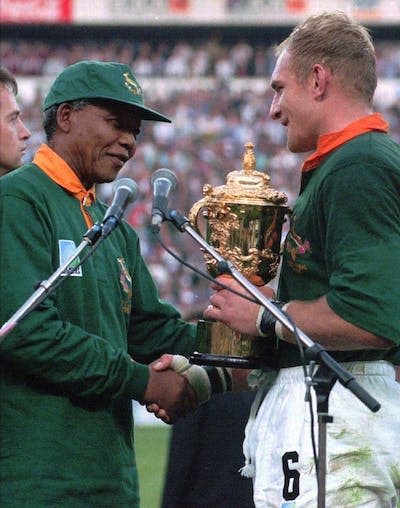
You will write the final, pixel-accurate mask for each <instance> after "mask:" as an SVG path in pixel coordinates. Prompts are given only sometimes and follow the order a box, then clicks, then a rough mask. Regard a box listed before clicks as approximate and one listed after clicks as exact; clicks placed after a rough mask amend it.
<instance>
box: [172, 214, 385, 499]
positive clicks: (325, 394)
mask: <svg viewBox="0 0 400 508" xmlns="http://www.w3.org/2000/svg"><path fill="white" fill-rule="evenodd" d="M167 220H169V221H171V222H172V223H173V224H174V225H175V227H176V228H177V229H178V230H179V231H181V232H186V233H188V234H189V235H190V236H191V237H192V238H193V239H194V240H196V242H197V243H198V244H199V245H200V246H201V247H202V249H204V250H205V251H207V252H208V253H209V254H210V255H211V256H212V257H213V258H214V259H215V260H216V261H217V262H218V268H219V272H220V273H221V274H222V273H227V274H229V275H231V276H232V277H233V278H234V279H235V280H236V281H237V282H239V284H241V286H243V287H244V288H245V289H246V290H247V291H248V292H249V293H250V294H251V295H252V296H253V297H254V298H255V299H256V300H257V301H258V302H259V303H260V304H261V305H263V307H264V308H266V309H267V310H268V312H270V313H271V314H272V315H273V316H274V317H275V318H276V319H277V320H278V321H280V322H281V323H282V325H284V326H285V327H286V328H287V329H288V330H289V331H290V332H292V333H294V334H295V335H296V336H297V337H298V338H299V339H300V340H301V342H302V343H303V344H304V345H305V346H306V348H307V349H306V351H305V354H306V357H307V358H308V359H309V360H310V364H311V365H314V364H315V363H316V362H318V364H319V367H318V370H317V372H316V373H315V375H314V376H312V372H311V369H310V375H309V376H307V378H306V385H307V391H309V389H310V386H313V387H314V390H315V392H316V396H317V414H318V461H317V481H318V508H325V497H326V441H327V432H326V425H327V423H331V422H332V421H333V418H332V416H330V415H329V413H328V407H329V394H330V391H331V389H332V388H333V386H334V384H335V382H336V381H337V380H339V382H340V383H341V384H342V385H343V386H344V387H345V388H347V389H348V390H350V391H351V392H352V393H353V395H355V396H356V397H357V398H358V399H359V400H360V401H361V402H362V403H363V404H364V405H365V406H366V407H367V408H368V409H370V410H371V411H372V412H376V411H378V410H379V409H380V407H381V406H380V403H379V402H378V401H377V400H376V399H374V398H373V397H372V396H371V395H370V394H369V393H368V392H367V391H366V390H365V389H364V388H363V387H362V386H361V385H360V384H359V383H358V382H357V381H356V380H355V379H354V377H353V376H351V375H350V374H349V373H348V372H347V371H346V370H344V369H343V368H342V367H341V366H340V365H339V364H338V363H337V362H336V360H334V359H333V358H332V357H331V356H330V355H329V354H328V353H327V352H326V351H325V349H324V348H323V347H322V346H321V345H320V344H316V343H314V342H313V341H312V340H311V339H310V338H309V337H308V336H307V335H306V334H305V333H304V332H303V331H302V330H300V329H299V328H297V327H296V326H295V325H294V324H293V323H292V321H291V320H290V319H289V318H288V317H287V315H286V314H285V313H284V312H282V311H281V310H280V309H279V308H278V307H276V306H275V305H274V304H273V303H272V302H271V301H270V300H269V299H268V298H266V297H265V296H264V295H263V294H262V293H261V291H259V290H258V289H257V288H256V287H255V286H254V285H253V284H251V282H249V281H248V280H247V279H246V278H245V277H244V276H243V275H242V274H241V273H240V272H239V271H238V270H237V269H236V268H235V267H234V266H233V265H232V264H231V263H230V262H229V261H226V260H225V259H224V258H223V257H222V256H221V255H220V254H219V253H218V252H217V251H216V250H215V249H214V248H213V247H212V246H211V245H209V244H208V243H207V242H206V241H205V240H204V238H203V237H202V236H201V235H199V234H198V233H197V232H196V231H195V230H194V229H193V228H192V227H191V226H190V221H189V219H187V218H186V217H184V216H183V215H181V214H180V213H179V212H177V211H176V210H172V211H171V212H169V214H168V217H167ZM199 360H200V359H199V357H198V355H197V354H196V353H193V355H192V356H191V357H190V358H189V361H190V362H191V363H197V364H199V363H200V361H199ZM307 396H309V394H308V393H307Z"/></svg>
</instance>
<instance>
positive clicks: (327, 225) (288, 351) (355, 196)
mask: <svg viewBox="0 0 400 508" xmlns="http://www.w3.org/2000/svg"><path fill="white" fill-rule="evenodd" d="M322 295H326V296H327V300H328V304H329V306H330V307H331V308H332V309H333V310H334V312H335V313H336V314H338V315H339V316H340V317H342V318H343V319H345V320H346V321H348V322H350V323H353V324H354V325H357V326H359V327H361V328H363V329H365V330H368V331H370V332H372V333H375V334H377V335H380V336H382V337H385V338H387V339H389V340H391V341H393V348H392V349H390V350H374V351H371V350H370V351H367V350H365V351H341V352H334V351H333V352H332V351H329V353H330V354H332V356H333V357H334V358H336V360H337V361H356V360H360V361H363V360H376V359H386V360H388V361H391V362H393V363H395V364H400V347H399V345H400V307H399V302H400V147H399V145H398V144H397V143H396V142H395V141H394V140H393V139H391V138H390V137H389V136H388V135H387V134H383V133H378V132H369V133H367V134H363V135H360V136H358V137H356V138H354V139H352V140H351V141H349V142H347V143H345V144H344V145H342V146H341V147H339V148H338V149H336V150H335V151H334V152H333V153H332V154H330V155H329V156H327V157H326V158H325V159H324V161H323V162H322V163H321V164H320V166H319V167H318V168H316V169H315V170H313V171H311V172H310V173H305V174H304V176H303V181H302V189H301V192H300V195H299V197H298V199H297V201H296V203H295V206H294V208H293V215H292V217H291V224H290V231H289V233H288V235H287V238H286V241H285V245H284V252H283V265H282V272H281V277H280V285H279V291H278V296H279V299H280V300H282V301H289V300H313V299H317V298H319V297H321V296H322ZM396 346H397V347H396ZM279 350H280V355H279V356H280V362H279V363H280V367H288V366H293V365H299V364H300V357H299V354H298V351H297V347H296V346H293V345H291V344H288V343H286V342H283V341H281V342H280V343H279Z"/></svg>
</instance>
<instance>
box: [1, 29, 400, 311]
mask: <svg viewBox="0 0 400 508" xmlns="http://www.w3.org/2000/svg"><path fill="white" fill-rule="evenodd" d="M377 57H378V70H379V77H380V79H381V80H382V83H381V84H380V86H381V91H380V93H379V89H378V93H377V102H376V110H377V111H380V112H381V113H382V114H383V115H384V117H385V118H386V119H387V120H388V121H389V123H390V125H391V133H392V135H393V136H394V138H395V139H397V140H398V141H399V142H400V44H399V43H398V42H387V43H384V42H377ZM90 59H97V60H109V61H111V60H112V61H119V62H123V63H127V64H129V65H130V66H131V67H132V69H133V71H134V72H135V74H136V75H137V77H138V79H139V81H143V80H153V84H152V81H150V82H149V84H146V87H145V88H146V90H147V95H146V97H145V100H146V103H147V104H149V105H150V106H152V107H154V108H155V109H157V110H159V111H162V112H163V113H164V114H165V115H167V116H169V117H170V118H171V119H172V120H173V123H172V125H170V124H163V123H158V122H157V123H154V124H153V125H151V124H148V125H146V122H144V125H143V129H142V133H141V134H140V137H141V140H140V144H139V149H138V151H137V153H136V155H135V158H134V159H133V160H132V161H131V162H128V163H127V164H126V166H125V167H124V169H123V172H122V174H121V176H130V177H132V178H133V179H134V180H135V181H136V182H137V184H138V186H139V189H140V198H139V200H138V201H136V202H135V203H134V204H133V205H132V206H131V208H130V210H129V211H128V214H127V219H128V220H129V221H130V222H131V223H132V225H133V226H134V227H135V228H136V229H137V230H138V232H139V234H140V236H141V240H142V249H143V253H144V256H145V259H146V260H147V262H148V264H149V266H150V269H151V271H152V273H153V274H154V276H155V278H156V279H157V281H158V283H159V287H160V292H161V294H162V296H163V297H164V298H166V299H167V300H169V301H170V302H172V303H173V304H175V305H176V306H177V307H178V308H179V309H180V310H181V312H182V313H183V315H184V316H185V317H190V316H196V315H199V313H201V311H202V310H203V309H204V308H205V306H206V305H207V303H206V302H207V301H208V292H209V283H208V282H206V281H204V280H203V279H202V278H201V277H199V276H198V275H197V274H196V273H194V272H192V271H190V270H189V269H188V268H186V267H184V266H183V265H182V264H181V263H179V262H178V261H176V260H175V259H174V258H173V257H172V256H170V254H168V253H167V252H166V251H165V250H164V249H163V248H162V247H161V246H160V245H159V244H158V243H157V241H156V239H155V238H154V237H153V236H152V234H151V233H150V231H149V228H148V227H147V226H148V224H149V219H150V212H151V189H150V174H151V173H152V172H153V171H155V170H156V169H158V168H160V167H167V168H170V169H171V170H173V171H174V172H175V173H176V175H177V178H178V189H177V191H176V193H175V195H174V197H173V198H172V199H171V201H170V206H171V208H175V209H177V210H179V211H180V212H181V213H183V214H185V215H187V214H188V212H189V210H190V208H191V206H192V205H193V204H194V203H195V202H196V201H198V200H199V199H201V198H202V195H203V194H202V188H203V185H204V184H205V183H209V184H211V185H213V186H216V185H223V184H224V183H225V182H226V175H227V174H228V173H229V172H230V171H233V170H238V169H241V165H242V162H241V157H242V155H243V153H244V150H245V148H244V145H245V143H246V142H248V141H252V142H253V143H254V145H255V154H256V158H257V169H258V170H259V171H263V172H266V173H268V174H269V176H270V177H271V185H272V187H274V188H276V189H278V190H281V191H284V192H286V194H287V195H288V200H289V204H290V203H292V202H293V200H294V198H295V196H296V195H297V193H298V186H299V179H300V175H299V165H300V164H301V160H302V158H303V157H304V155H301V156H297V155H295V154H292V153H290V152H289V151H287V150H286V148H285V141H286V138H285V132H284V129H283V128H280V127H279V126H277V125H276V124H275V123H272V120H271V119H270V118H269V105H270V103H271V98H272V93H271V91H270V90H269V87H268V76H269V74H270V72H271V68H272V66H273V63H274V51H273V47H272V46H270V45H267V44H262V43H260V44H257V45H251V44H249V43H248V42H246V41H244V40H241V41H238V42H237V43H234V44H227V43H222V42H221V41H220V40H219V39H218V37H217V36H213V37H210V38H209V39H208V40H207V41H197V42H196V41H193V43H190V42H188V41H179V42H175V43H169V42H159V43H156V44H151V43H147V42H135V41H114V42H103V43H99V41H97V40H96V41H81V42H71V43H65V42H63V43H58V42H55V43H54V44H53V43H52V44H49V43H47V42H45V41H34V42H32V41H24V40H18V41H17V40H12V39H3V41H2V42H1V44H0V60H1V62H2V65H3V66H4V67H6V68H8V69H9V70H10V71H11V72H13V73H14V74H15V75H16V76H17V78H23V77H26V78H28V77H31V78H32V87H34V90H32V93H30V94H28V95H29V100H28V99H27V98H26V97H24V96H23V89H22V88H21V97H20V100H21V103H22V104H23V111H24V116H23V118H24V121H25V123H26V125H27V127H28V128H29V129H30V131H31V132H32V137H31V139H30V141H29V143H30V148H29V151H28V153H27V156H26V160H27V161H29V160H31V159H32V156H33V153H34V152H35V151H36V149H37V148H38V146H39V145H40V143H42V142H43V141H44V133H43V129H42V126H41V104H42V99H43V94H44V93H46V91H47V90H46V89H45V83H47V81H46V78H49V77H51V78H53V77H54V76H55V75H56V74H57V73H58V72H59V71H61V69H63V68H64V67H65V66H67V65H70V64H72V63H75V62H76V61H79V60H90ZM185 81H187V82H188V83H190V86H189V87H186V88H185V87H184V86H183V84H184V83H185ZM38 82H39V83H41V86H37V83H38ZM160 83H161V87H160ZM196 83H198V86H196ZM156 85H157V86H156ZM156 88H157V90H158V92H157V93H156ZM160 88H161V91H160ZM153 89H154V90H155V93H154V97H152V96H151V95H150V93H151V92H150V91H151V90H153ZM98 193H99V195H100V197H101V198H102V199H104V200H109V199H110V198H111V196H112V185H102V186H101V187H100V188H99V189H98ZM161 235H162V237H163V240H164V242H166V243H167V244H168V246H169V247H171V248H172V249H173V250H174V251H175V252H176V253H177V254H178V255H179V256H180V257H181V258H183V259H184V260H185V261H186V262H188V263H190V264H192V265H194V266H196V267H197V268H198V269H200V270H203V271H204V269H205V264H204V261H203V257H202V254H201V252H200V250H199V246H198V245H197V243H196V242H194V240H192V239H191V238H190V237H188V235H186V234H184V233H179V232H178V231H177V230H176V229H175V228H174V227H173V226H171V225H169V224H165V225H163V227H162V230H161Z"/></svg>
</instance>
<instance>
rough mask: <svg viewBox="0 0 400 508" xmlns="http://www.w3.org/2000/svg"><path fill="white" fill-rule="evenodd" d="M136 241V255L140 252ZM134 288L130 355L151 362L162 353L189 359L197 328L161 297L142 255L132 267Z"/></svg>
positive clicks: (129, 339) (194, 343) (138, 256)
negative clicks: (180, 355)
mask: <svg viewBox="0 0 400 508" xmlns="http://www.w3.org/2000/svg"><path fill="white" fill-rule="evenodd" d="M139 249H140V248H139V244H138V242H137V249H136V250H137V252H139ZM132 273H133V279H134V280H135V287H134V291H133V296H132V312H131V319H130V326H129V332H128V342H129V352H130V354H131V355H132V357H133V358H135V360H137V361H140V362H144V363H148V362H150V361H152V360H155V359H156V358H159V357H160V356H161V355H162V354H163V353H172V354H178V353H179V354H182V355H185V356H189V354H190V353H192V352H193V351H194V350H195V348H196V339H195V336H196V326H195V325H194V324H190V323H188V322H186V321H184V320H183V319H182V318H181V315H180V314H179V312H178V311H177V309H176V308H175V307H173V306H172V305H170V304H168V303H167V302H165V301H164V300H161V299H160V298H159V294H158V290H157V288H156V286H155V284H154V281H153V279H152V277H151V275H150V273H149V270H148V268H147V266H146V264H145V262H144V260H143V257H142V256H141V255H137V256H136V257H135V260H134V266H133V267H132Z"/></svg>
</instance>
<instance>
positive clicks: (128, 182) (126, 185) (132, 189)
mask: <svg viewBox="0 0 400 508" xmlns="http://www.w3.org/2000/svg"><path fill="white" fill-rule="evenodd" d="M119 189H123V190H125V191H126V192H127V195H128V196H129V197H128V201H127V203H133V201H136V199H137V198H138V196H139V187H138V185H137V183H136V182H135V180H132V178H118V180H115V182H114V184H113V193H114V194H115V193H116V192H117V191H118V190H119Z"/></svg>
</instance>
